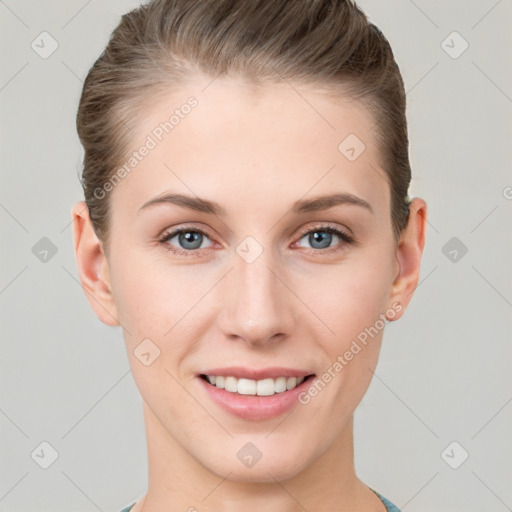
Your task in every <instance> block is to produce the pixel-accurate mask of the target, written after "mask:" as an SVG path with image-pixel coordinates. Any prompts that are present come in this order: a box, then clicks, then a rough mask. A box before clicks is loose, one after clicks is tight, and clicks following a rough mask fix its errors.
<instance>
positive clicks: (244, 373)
mask: <svg viewBox="0 0 512 512" xmlns="http://www.w3.org/2000/svg"><path fill="white" fill-rule="evenodd" d="M313 373H314V372H311V371H304V370H298V369H296V368H284V367H280V366H272V367H270V368H262V369H260V370H257V369H256V368H244V367H243V366H232V367H230V368H212V369H209V370H204V371H203V372H201V373H198V374H197V375H198V376H199V375H201V374H202V375H221V376H224V377H236V378H237V379H251V380H263V379H277V378H278V377H306V376H308V375H311V374H313Z"/></svg>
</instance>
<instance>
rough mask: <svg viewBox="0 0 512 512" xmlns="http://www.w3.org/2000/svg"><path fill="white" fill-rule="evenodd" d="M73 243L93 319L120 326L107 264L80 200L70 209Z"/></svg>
mask: <svg viewBox="0 0 512 512" xmlns="http://www.w3.org/2000/svg"><path fill="white" fill-rule="evenodd" d="M72 215H73V241H74V250H75V259H76V263H77V267H78V274H79V276H80V282H81V283H82V289H83V290H84V292H85V295H86V296H87V299H88V300H89V303H90V304H91V307H92V309H93V310H94V312H95V313H96V316H97V317H98V318H99V319H100V320H101V321H102V322H103V323H104V324H107V325H110V326H117V325H120V323H119V319H118V314H117V309H116V306H115V302H114V296H113V294H112V288H111V282H110V276H109V272H108V262H107V259H106V257H105V254H104V252H103V247H102V244H101V242H100V241H99V239H98V237H97V236H96V233H95V232H94V229H93V227H92V223H91V219H90V217H89V208H88V207H87V205H86V203H85V202H84V201H80V202H78V203H76V204H75V205H74V206H73V209H72Z"/></svg>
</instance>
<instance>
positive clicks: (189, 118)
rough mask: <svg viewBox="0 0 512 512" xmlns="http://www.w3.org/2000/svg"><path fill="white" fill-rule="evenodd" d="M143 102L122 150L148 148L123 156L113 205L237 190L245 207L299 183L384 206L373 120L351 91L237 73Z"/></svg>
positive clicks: (298, 188)
mask: <svg viewBox="0 0 512 512" xmlns="http://www.w3.org/2000/svg"><path fill="white" fill-rule="evenodd" d="M191 98H193V100H192V101H191ZM147 104H148V107H147V108H146V109H145V110H144V115H143V116H142V117H141V118H140V119H139V122H138V124H137V126H136V130H134V132H133V135H132V142H133V144H132V145H131V150H132V151H137V150H138V149H140V148H141V147H143V146H144V145H146V146H151V150H150V151H145V153H146V156H144V157H143V158H142V159H140V161H137V162H132V163H135V164H136V165H135V166H134V167H133V170H131V171H130V173H129V176H127V178H126V179H124V180H123V181H122V182H121V183H120V184H119V185H118V186H117V187H116V189H115V190H114V193H113V196H112V202H113V203H114V202H115V201H116V200H118V199H117V198H122V197H124V198H128V196H129V199H130V203H131V204H132V205H139V206H140V205H141V204H142V203H143V202H145V201H147V200H148V199H150V198H152V197H154V196H156V195H158V194H160V193H162V192H163V191H165V190H168V189H175V190H177V191H181V192H184V193H188V194H190V193H192V194H197V195H200V196H202V197H209V196H212V195H215V198H214V199H215V200H216V201H218V202H227V203H229V202H230V201H231V202H232V203H233V204H234V201H235V199H236V198H238V200H239V204H241V205H246V207H247V206H248V205H249V204H250V203H251V200H252V199H253V198H259V199H260V205H261V198H263V197H264V198H266V201H268V202H269V204H271V203H272V202H273V201H274V200H276V201H279V200H280V201H281V202H282V201H283V200H288V201H293V200H296V199H298V198H300V197H302V196H304V195H305V194H308V191H311V193H313V194H314V195H316V194H317V193H325V192H330V191H343V192H349V193H353V194H356V195H359V196H362V197H364V198H365V199H366V200H367V201H369V202H370V201H373V202H381V203H384V206H387V207H388V206H389V203H388V201H389V190H388V185H387V180H386V178H385V173H384V171H383V169H381V168H380V162H379V157H378V153H377V148H376V146H375V140H374V133H373V130H374V123H373V119H372V118H371V116H370V114H369V112H368V111H367V110H366V109H365V108H364V107H363V106H362V105H361V104H360V103H358V102H356V101H354V100H351V99H350V98H340V99H333V98H332V96H329V95H327V94H324V92H323V91H322V90H320V89H312V88H305V87H299V86H297V85H292V84H289V83H279V84H273V85H267V86H265V87H263V88H258V89H255V88H254V87H252V86H251V85H250V84H247V83H246V82H243V81H241V80H236V79H232V78H217V79H214V80H213V81H212V79H211V78H210V79H204V80H201V79H198V80H197V81H196V82H192V83H190V84H188V85H187V86H184V87H183V88H182V89H180V90H177V91H174V92H172V93H168V94H160V95H159V96H158V97H155V98H154V100H151V99H148V100H147ZM190 105H194V106H193V107H191V106H190ZM233 195H235V196H236V197H233ZM256 202H257V201H256ZM386 203H387V204H386ZM114 209H115V207H114Z"/></svg>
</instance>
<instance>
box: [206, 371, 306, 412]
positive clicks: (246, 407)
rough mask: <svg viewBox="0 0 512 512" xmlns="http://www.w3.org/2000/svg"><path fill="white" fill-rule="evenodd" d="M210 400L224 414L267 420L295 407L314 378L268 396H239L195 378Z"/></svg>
mask: <svg viewBox="0 0 512 512" xmlns="http://www.w3.org/2000/svg"><path fill="white" fill-rule="evenodd" d="M197 378H198V379H199V381H200V383H201V385H202V386H203V388H204V389H205V391H206V392H207V393H208V395H209V396H210V398H211V399H212V400H213V401H214V402H215V403H217V404H218V405H219V406H220V407H221V408H222V409H224V410H225V411H226V412H228V413H230V414H233V415H235V416H238V417H239V418H243V419H245V420H252V421H258V420H268V419H271V418H275V417H276V416H279V415H280V414H284V413H285V412H288V411H289V410H291V409H292V408H293V407H294V406H296V405H297V404H298V403H299V401H298V397H299V395H300V394H301V393H302V392H303V391H306V390H307V388H308V387H309V386H310V385H311V384H312V382H313V381H314V376H311V377H309V378H308V379H306V380H304V381H303V382H301V383H300V384H299V385H298V386H297V387H296V388H294V389H291V390H289V391H283V392H282V393H275V394H273V395H270V396H257V395H240V394H238V393H231V392H230V391H226V390H225V389H220V388H217V387H216V386H213V385H212V384H209V383H208V382H207V381H206V380H204V379H203V378H202V377H197Z"/></svg>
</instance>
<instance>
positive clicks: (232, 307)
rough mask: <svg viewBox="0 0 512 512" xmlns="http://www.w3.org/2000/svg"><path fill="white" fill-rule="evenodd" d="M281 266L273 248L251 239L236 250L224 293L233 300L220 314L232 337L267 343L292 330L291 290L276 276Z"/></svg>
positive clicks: (221, 325) (224, 330)
mask: <svg viewBox="0 0 512 512" xmlns="http://www.w3.org/2000/svg"><path fill="white" fill-rule="evenodd" d="M278 269H279V264H278V262H277V260H276V259H275V258H273V257H272V251H271V250H270V249H264V248H263V247H262V246H261V244H259V243H258V242H257V241H256V240H254V239H251V237H248V238H247V239H245V240H244V241H242V243H240V244H239V246H238V247H237V248H236V254H234V255H233V269H232V271H231V272H229V275H228V279H227V280H226V282H225V285H224V286H225V288H224V290H223V295H224V297H226V298H227V297H229V299H227V300H225V302H224V303H223V304H222V305H221V307H220V311H219V317H220V327H221V329H222V331H223V332H224V334H225V335H226V336H228V337H233V336H237V337H240V338H243V339H245V340H246V341H247V342H249V343H252V344H254V343H264V342H266V341H270V340H271V339H272V338H274V337H276V335H277V334H281V335H288V334H289V333H290V332H291V328H292V320H293V318H292V314H291V309H290V308H291V304H292V302H291V301H290V297H289V291H288V290H287V288H286V286H285V285H284V284H283V283H282V282H281V280H280V279H279V278H278V277H277V276H276V275H275V274H278V275H279V274H280V272H279V270H278Z"/></svg>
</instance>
